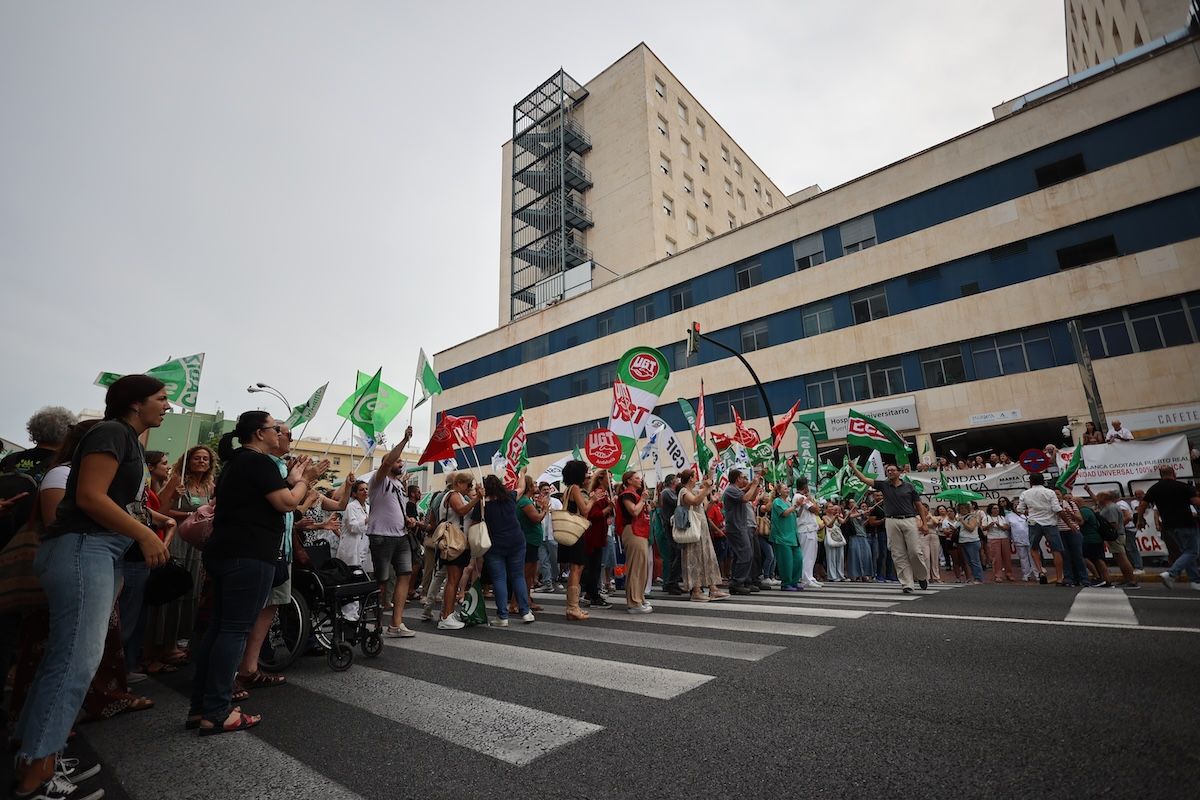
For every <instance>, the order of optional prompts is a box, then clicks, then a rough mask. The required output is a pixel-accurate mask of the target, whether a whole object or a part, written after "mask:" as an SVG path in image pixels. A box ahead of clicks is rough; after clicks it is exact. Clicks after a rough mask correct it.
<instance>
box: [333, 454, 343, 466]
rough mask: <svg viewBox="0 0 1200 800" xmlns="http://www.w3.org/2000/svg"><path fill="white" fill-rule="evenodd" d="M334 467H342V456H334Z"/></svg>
mask: <svg viewBox="0 0 1200 800" xmlns="http://www.w3.org/2000/svg"><path fill="white" fill-rule="evenodd" d="M333 465H334V466H335V467H340V466H341V465H342V457H341V456H334V457H333Z"/></svg>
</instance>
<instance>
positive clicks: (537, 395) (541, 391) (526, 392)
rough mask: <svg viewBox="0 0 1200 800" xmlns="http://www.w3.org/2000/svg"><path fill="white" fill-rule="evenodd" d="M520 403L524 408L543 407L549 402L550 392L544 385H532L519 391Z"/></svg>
mask: <svg viewBox="0 0 1200 800" xmlns="http://www.w3.org/2000/svg"><path fill="white" fill-rule="evenodd" d="M521 402H522V403H523V404H524V405H525V407H526V408H535V407H537V406H544V405H546V403H549V402H550V391H549V390H548V389H547V388H546V384H544V383H534V384H530V385H529V386H526V387H525V388H524V389H522V390H521Z"/></svg>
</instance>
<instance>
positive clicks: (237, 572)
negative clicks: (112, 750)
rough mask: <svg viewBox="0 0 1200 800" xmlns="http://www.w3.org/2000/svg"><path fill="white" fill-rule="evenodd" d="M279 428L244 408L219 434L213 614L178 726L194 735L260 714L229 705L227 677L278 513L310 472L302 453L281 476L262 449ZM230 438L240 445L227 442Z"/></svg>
mask: <svg viewBox="0 0 1200 800" xmlns="http://www.w3.org/2000/svg"><path fill="white" fill-rule="evenodd" d="M281 430H282V426H281V425H280V424H279V423H278V422H276V421H275V419H274V418H273V417H272V416H271V415H270V414H268V413H267V412H265V411H247V412H245V413H244V414H242V415H241V416H240V417H238V421H237V425H236V426H235V427H234V429H233V431H232V432H230V433H227V434H225V436H223V437H222V438H221V444H220V446H219V447H218V448H217V455H218V457H220V459H221V464H222V466H221V477H220V479H219V480H218V481H217V491H216V511H215V512H214V514H213V531H212V536H211V537H210V538H209V540H208V544H207V545H206V546H205V548H204V569H205V570H207V572H208V574H209V576H210V577H211V578H212V590H213V591H212V598H213V607H212V618H211V619H210V620H209V623H208V629H207V630H206V631H205V633H204V639H203V640H202V641H201V642H200V646H199V647H198V648H196V650H195V652H194V653H193V660H194V661H195V663H196V673H195V675H194V676H193V677H192V703H191V710H190V712H189V713H188V717H187V720H186V722H185V723H184V727H185V728H189V729H192V728H199V729H200V735H201V736H211V735H214V734H218V733H230V732H232V731H241V730H246V729H247V728H253V727H254V726H255V725H257V724H258V723H259V722H261V721H262V716H261V715H259V714H245V713H243V712H242V710H241V708H232V707H231V706H232V705H233V704H232V702H231V698H232V696H233V680H234V675H235V673H236V672H237V668H238V663H239V662H240V661H241V660H242V652H243V651H244V650H245V648H246V637H247V636H248V635H249V633H250V628H251V627H252V626H253V625H254V621H255V620H256V619H257V618H258V613H259V612H260V611H262V610H263V608H264V607H265V606H266V604H267V598H268V596H270V594H271V588H272V586H273V585H274V583H275V574H276V564H277V563H278V562H279V559H280V553H281V552H282V550H283V535H284V519H283V515H284V514H287V513H290V512H292V511H294V510H295V509H296V507H297V506H299V505H300V503H301V502H302V501H303V500H304V496H305V495H306V494H307V493H308V487H309V486H310V485H311V484H312V481H313V480H314V479H315V478H316V475H315V474H313V473H314V472H316V468H315V467H313V466H312V462H311V460H310V459H308V458H298V459H296V460H295V461H293V462H292V464H291V466H290V467H289V469H288V475H287V478H286V479H284V477H283V476H282V475H281V474H280V472H281V470H280V468H279V465H278V464H276V463H275V461H274V459H272V458H271V456H270V455H269V454H270V453H271V452H272V451H274V450H277V449H278V448H279V436H280V431H281ZM234 437H236V438H237V440H238V442H240V443H241V445H242V446H241V447H239V448H236V449H235V448H234V446H233V439H234Z"/></svg>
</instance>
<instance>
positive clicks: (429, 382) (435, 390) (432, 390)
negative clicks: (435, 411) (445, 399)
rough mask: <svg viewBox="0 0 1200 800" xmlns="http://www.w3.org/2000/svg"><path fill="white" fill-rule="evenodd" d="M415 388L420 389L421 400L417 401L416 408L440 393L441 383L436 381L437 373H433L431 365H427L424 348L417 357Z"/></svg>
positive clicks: (427, 360)
mask: <svg viewBox="0 0 1200 800" xmlns="http://www.w3.org/2000/svg"><path fill="white" fill-rule="evenodd" d="M417 386H418V387H419V388H420V389H421V399H420V400H418V401H417V405H418V406H419V405H421V403H424V402H425V401H426V400H428V399H429V398H431V397H433V396H434V395H435V394H441V393H442V382H441V381H439V380H438V376H437V373H436V372H434V371H433V365H432V364H430V363H429V358H428V357H427V356H426V355H425V350H424V348H422V349H421V350H420V352H419V354H418V355H417Z"/></svg>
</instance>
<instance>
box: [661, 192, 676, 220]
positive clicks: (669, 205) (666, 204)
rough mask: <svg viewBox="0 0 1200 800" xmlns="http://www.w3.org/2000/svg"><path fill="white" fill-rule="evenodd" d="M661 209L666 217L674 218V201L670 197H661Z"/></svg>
mask: <svg viewBox="0 0 1200 800" xmlns="http://www.w3.org/2000/svg"><path fill="white" fill-rule="evenodd" d="M662 209H663V213H664V214H666V215H667V216H668V217H673V216H675V201H674V200H672V199H671V198H670V197H667V196H666V195H665V194H664V195H663V197H662Z"/></svg>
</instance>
